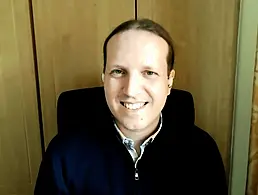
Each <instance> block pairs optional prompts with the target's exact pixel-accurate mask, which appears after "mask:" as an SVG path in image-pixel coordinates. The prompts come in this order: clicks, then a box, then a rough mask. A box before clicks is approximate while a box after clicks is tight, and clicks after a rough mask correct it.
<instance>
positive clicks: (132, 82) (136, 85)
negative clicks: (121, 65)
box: [123, 73, 142, 97]
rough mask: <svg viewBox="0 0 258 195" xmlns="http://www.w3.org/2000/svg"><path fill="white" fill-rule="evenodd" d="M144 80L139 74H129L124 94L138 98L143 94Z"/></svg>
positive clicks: (125, 81) (125, 82)
mask: <svg viewBox="0 0 258 195" xmlns="http://www.w3.org/2000/svg"><path fill="white" fill-rule="evenodd" d="M141 88H142V79H141V77H140V75H138V74H137V73H133V74H128V75H127V76H126V78H125V80H124V86H123V92H124V94H125V95H127V96H128V97H136V95H137V94H139V93H141Z"/></svg>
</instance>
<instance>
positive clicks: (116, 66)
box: [112, 64, 125, 69]
mask: <svg viewBox="0 0 258 195" xmlns="http://www.w3.org/2000/svg"><path fill="white" fill-rule="evenodd" d="M112 68H121V69H125V67H124V66H122V65H119V64H114V65H112Z"/></svg>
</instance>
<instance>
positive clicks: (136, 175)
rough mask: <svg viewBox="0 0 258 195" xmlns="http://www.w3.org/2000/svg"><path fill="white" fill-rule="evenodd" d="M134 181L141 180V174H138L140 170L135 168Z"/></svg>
mask: <svg viewBox="0 0 258 195" xmlns="http://www.w3.org/2000/svg"><path fill="white" fill-rule="evenodd" d="M134 179H135V181H138V180H139V173H138V169H137V168H135V172H134Z"/></svg>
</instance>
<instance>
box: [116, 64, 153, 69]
mask: <svg viewBox="0 0 258 195" xmlns="http://www.w3.org/2000/svg"><path fill="white" fill-rule="evenodd" d="M112 68H121V69H126V67H124V66H123V65H119V64H114V65H112ZM143 69H147V70H154V69H155V68H153V67H151V66H148V65H145V66H143Z"/></svg>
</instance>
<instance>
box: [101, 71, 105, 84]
mask: <svg viewBox="0 0 258 195" xmlns="http://www.w3.org/2000/svg"><path fill="white" fill-rule="evenodd" d="M101 80H102V82H103V83H104V80H105V74H104V73H102V74H101Z"/></svg>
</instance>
